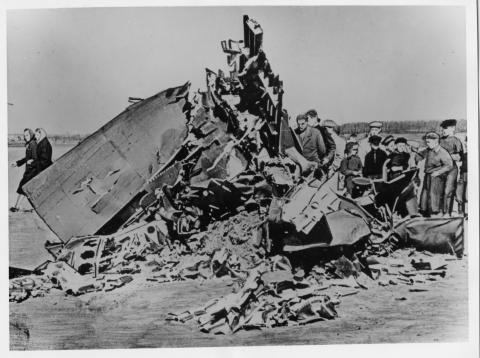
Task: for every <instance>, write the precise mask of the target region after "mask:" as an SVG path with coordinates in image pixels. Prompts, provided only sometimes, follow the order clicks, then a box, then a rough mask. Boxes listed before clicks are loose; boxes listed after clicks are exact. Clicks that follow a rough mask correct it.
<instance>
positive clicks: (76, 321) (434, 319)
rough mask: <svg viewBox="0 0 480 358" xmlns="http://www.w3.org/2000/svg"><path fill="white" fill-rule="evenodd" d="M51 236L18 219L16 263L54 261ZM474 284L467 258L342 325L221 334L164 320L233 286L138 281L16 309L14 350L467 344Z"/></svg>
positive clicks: (351, 309) (369, 299) (377, 292)
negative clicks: (47, 247)
mask: <svg viewBox="0 0 480 358" xmlns="http://www.w3.org/2000/svg"><path fill="white" fill-rule="evenodd" d="M47 230H48V229H47V228H46V227H45V225H44V224H43V222H41V220H40V219H38V217H36V215H35V214H33V213H31V214H12V215H11V216H10V252H11V255H10V258H11V265H12V263H16V264H17V265H20V264H21V263H22V262H25V263H27V262H30V266H35V265H36V264H40V263H41V262H42V261H43V260H44V259H46V258H48V254H46V253H45V252H44V250H43V243H44V241H45V240H46V239H47V238H49V239H51V238H52V237H53V236H52V234H50V233H48V231H47ZM12 250H13V251H12ZM32 262H35V265H32V264H31V263H32ZM20 267H22V266H20ZM467 282H468V281H467V260H466V258H464V259H463V260H460V261H450V262H449V263H448V269H447V276H446V277H445V279H443V280H441V281H437V282H431V283H428V284H426V285H425V287H426V288H428V291H426V292H408V289H409V286H404V285H398V286H389V287H380V286H374V287H373V288H371V289H369V290H362V291H360V292H359V293H358V294H356V295H353V296H348V297H344V298H342V301H341V303H340V305H339V306H338V307H337V311H338V313H339V318H337V319H335V320H331V321H324V322H317V323H313V324H309V325H306V326H303V327H281V328H275V329H264V330H261V331H258V330H254V331H240V332H238V333H236V334H234V335H230V336H214V335H209V334H205V333H201V332H199V331H198V330H197V329H196V327H195V326H194V325H193V324H188V323H187V324H181V323H176V322H168V321H165V317H166V315H167V313H169V312H179V311H182V310H185V309H189V308H192V307H197V306H199V305H200V304H201V303H203V302H206V301H207V300H209V299H210V298H214V297H218V296H220V295H223V294H227V293H229V292H231V289H232V288H231V287H230V286H228V285H229V283H231V281H229V280H220V279H219V280H216V281H209V282H205V283H203V284H200V283H197V282H182V283H164V284H158V283H151V282H146V281H142V280H141V279H137V278H136V279H135V280H134V281H133V282H132V283H130V284H128V285H126V286H124V287H122V288H119V289H117V290H115V291H112V292H105V293H99V292H97V293H90V294H86V295H83V296H79V297H71V296H64V295H63V293H61V292H59V293H57V294H50V295H49V296H47V297H39V298H32V299H28V300H26V301H24V302H22V303H10V347H11V349H14V350H23V349H28V350H32V349H33V350H34V349H82V348H136V347H189V346H233V345H282V344H335V343H337V344H339V343H380V342H384V343H386V342H434V341H465V340H467V338H468V311H467V307H468V291H467Z"/></svg>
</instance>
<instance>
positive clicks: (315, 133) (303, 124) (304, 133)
mask: <svg viewBox="0 0 480 358" xmlns="http://www.w3.org/2000/svg"><path fill="white" fill-rule="evenodd" d="M295 134H296V135H297V136H298V139H299V142H300V146H301V149H302V155H303V156H304V157H305V159H307V160H308V161H309V162H310V163H311V164H312V166H313V167H315V168H316V169H315V177H317V178H319V177H321V168H322V167H324V166H325V165H326V163H327V162H328V160H325V154H326V147H325V142H324V141H323V137H322V135H321V133H320V131H319V130H317V129H315V128H313V127H312V126H310V125H308V118H307V116H306V115H305V114H300V115H298V116H297V128H296V129H295ZM304 174H305V173H304Z"/></svg>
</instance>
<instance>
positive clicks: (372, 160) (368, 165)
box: [363, 135, 387, 179]
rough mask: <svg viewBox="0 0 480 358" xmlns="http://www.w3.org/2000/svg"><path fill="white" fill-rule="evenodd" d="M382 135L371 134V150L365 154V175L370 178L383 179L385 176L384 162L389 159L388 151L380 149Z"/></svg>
mask: <svg viewBox="0 0 480 358" xmlns="http://www.w3.org/2000/svg"><path fill="white" fill-rule="evenodd" d="M381 140H382V138H381V137H379V136H377V135H373V136H371V137H370V138H369V139H368V141H369V142H370V146H371V148H372V149H371V150H370V152H368V153H367V155H366V156H365V161H364V163H363V176H364V177H366V178H370V179H381V178H382V176H383V164H384V163H385V161H386V160H387V153H385V152H384V151H383V150H381V149H380V147H379V146H380V141H381Z"/></svg>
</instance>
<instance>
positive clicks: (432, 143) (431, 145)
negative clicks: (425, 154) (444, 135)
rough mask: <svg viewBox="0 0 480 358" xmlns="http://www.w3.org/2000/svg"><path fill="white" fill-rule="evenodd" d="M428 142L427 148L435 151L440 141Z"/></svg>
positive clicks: (429, 140)
mask: <svg viewBox="0 0 480 358" xmlns="http://www.w3.org/2000/svg"><path fill="white" fill-rule="evenodd" d="M426 142H427V147H428V148H430V149H434V148H436V146H437V145H438V139H427V140H426Z"/></svg>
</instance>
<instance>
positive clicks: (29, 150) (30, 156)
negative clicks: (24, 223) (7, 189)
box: [10, 128, 38, 212]
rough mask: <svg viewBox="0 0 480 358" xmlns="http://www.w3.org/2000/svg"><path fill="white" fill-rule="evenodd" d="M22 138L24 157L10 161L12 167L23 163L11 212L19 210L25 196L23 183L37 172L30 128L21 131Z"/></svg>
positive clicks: (35, 150) (35, 154) (35, 144)
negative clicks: (23, 167) (23, 140)
mask: <svg viewBox="0 0 480 358" xmlns="http://www.w3.org/2000/svg"><path fill="white" fill-rule="evenodd" d="M23 138H24V139H25V157H24V158H22V159H20V160H17V161H14V162H12V164H11V165H12V167H21V166H22V165H25V172H24V174H23V177H22V180H20V183H19V184H18V188H17V194H18V195H17V200H16V202H15V205H14V206H12V207H11V208H10V211H12V212H16V211H18V210H19V206H20V202H21V200H22V198H23V197H24V196H25V192H24V191H23V185H24V184H26V183H27V182H28V181H29V180H30V179H32V178H33V177H34V176H35V175H37V173H38V160H37V142H36V140H35V134H34V132H33V131H32V130H31V129H29V128H27V129H25V130H24V131H23Z"/></svg>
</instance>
